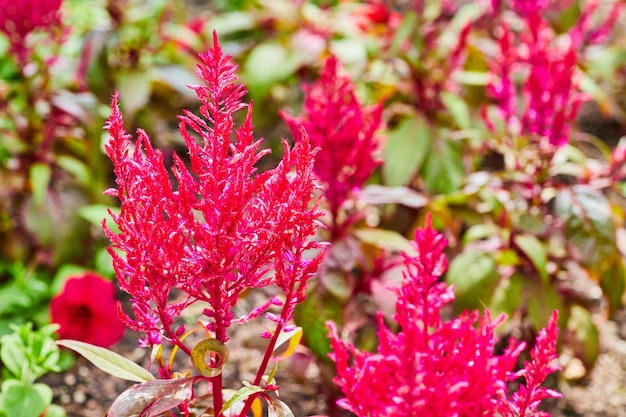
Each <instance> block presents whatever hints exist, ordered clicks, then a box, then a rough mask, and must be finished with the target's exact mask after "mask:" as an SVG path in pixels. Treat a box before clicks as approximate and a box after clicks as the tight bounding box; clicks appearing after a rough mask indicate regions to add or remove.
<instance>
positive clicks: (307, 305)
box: [294, 286, 344, 362]
mask: <svg viewBox="0 0 626 417" xmlns="http://www.w3.org/2000/svg"><path fill="white" fill-rule="evenodd" d="M343 307H344V303H343V302H342V301H340V300H339V299H337V298H336V297H334V296H333V295H331V294H329V293H328V292H325V291H321V290H320V287H319V286H311V287H310V288H309V291H308V293H307V297H306V298H305V300H304V301H303V302H302V303H300V304H298V306H297V307H296V310H295V315H294V320H295V322H296V324H297V325H298V326H301V327H302V328H304V329H306V331H305V332H304V341H305V343H306V345H307V346H308V347H309V348H310V349H311V350H312V351H313V353H314V354H315V356H317V357H318V358H320V359H322V360H323V361H326V362H329V361H330V359H329V358H328V353H329V352H330V339H328V328H327V327H326V322H327V321H328V320H332V321H334V322H335V323H338V324H340V323H343Z"/></svg>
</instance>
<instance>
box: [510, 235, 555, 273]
mask: <svg viewBox="0 0 626 417" xmlns="http://www.w3.org/2000/svg"><path fill="white" fill-rule="evenodd" d="M513 240H514V241H515V244H516V245H517V246H518V247H519V248H520V249H521V250H522V252H524V254H525V255H526V256H527V257H528V259H529V260H530V262H532V264H533V266H534V268H535V270H536V271H537V273H538V274H539V277H540V278H541V279H542V281H543V282H545V283H548V269H547V266H548V251H547V250H546V247H545V246H544V244H543V243H542V242H541V241H540V240H539V239H537V237H535V236H533V235H516V236H515V237H514V238H513Z"/></svg>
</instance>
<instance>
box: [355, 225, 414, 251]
mask: <svg viewBox="0 0 626 417" xmlns="http://www.w3.org/2000/svg"><path fill="white" fill-rule="evenodd" d="M354 236H355V237H356V238H357V239H359V240H360V241H361V242H364V243H367V244H369V245H372V246H374V247H377V248H381V249H385V250H387V251H392V252H406V253H409V254H411V253H415V248H413V245H411V242H410V241H409V240H408V239H407V238H405V237H404V236H402V235H401V234H400V233H398V232H396V231H395V230H389V229H378V228H375V227H369V228H363V229H356V230H355V231H354Z"/></svg>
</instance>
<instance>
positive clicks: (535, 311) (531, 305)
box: [525, 277, 563, 330]
mask: <svg viewBox="0 0 626 417" xmlns="http://www.w3.org/2000/svg"><path fill="white" fill-rule="evenodd" d="M525 281H526V283H527V284H526V285H527V287H526V288H527V290H528V294H529V296H528V318H529V320H530V322H531V324H532V325H533V327H534V328H535V330H538V329H541V328H543V327H544V326H545V325H546V323H547V322H548V320H549V319H550V316H551V315H552V312H553V311H554V310H559V311H562V310H563V302H562V301H561V296H560V295H559V293H558V292H557V290H556V288H555V287H554V285H552V284H551V283H549V282H548V283H546V282H543V281H540V280H538V279H533V278H532V277H525Z"/></svg>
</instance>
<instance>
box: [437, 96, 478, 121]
mask: <svg viewBox="0 0 626 417" xmlns="http://www.w3.org/2000/svg"><path fill="white" fill-rule="evenodd" d="M441 100H442V101H443V104H444V105H445V106H446V109H447V110H448V111H449V112H450V115H451V116H452V118H453V119H454V121H455V122H456V124H457V125H458V126H459V127H460V128H461V129H470V128H471V127H472V116H471V115H470V111H469V107H467V103H466V102H465V101H464V100H463V99H462V98H461V97H459V96H457V95H456V94H452V93H448V92H445V91H444V92H443V93H441Z"/></svg>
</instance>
